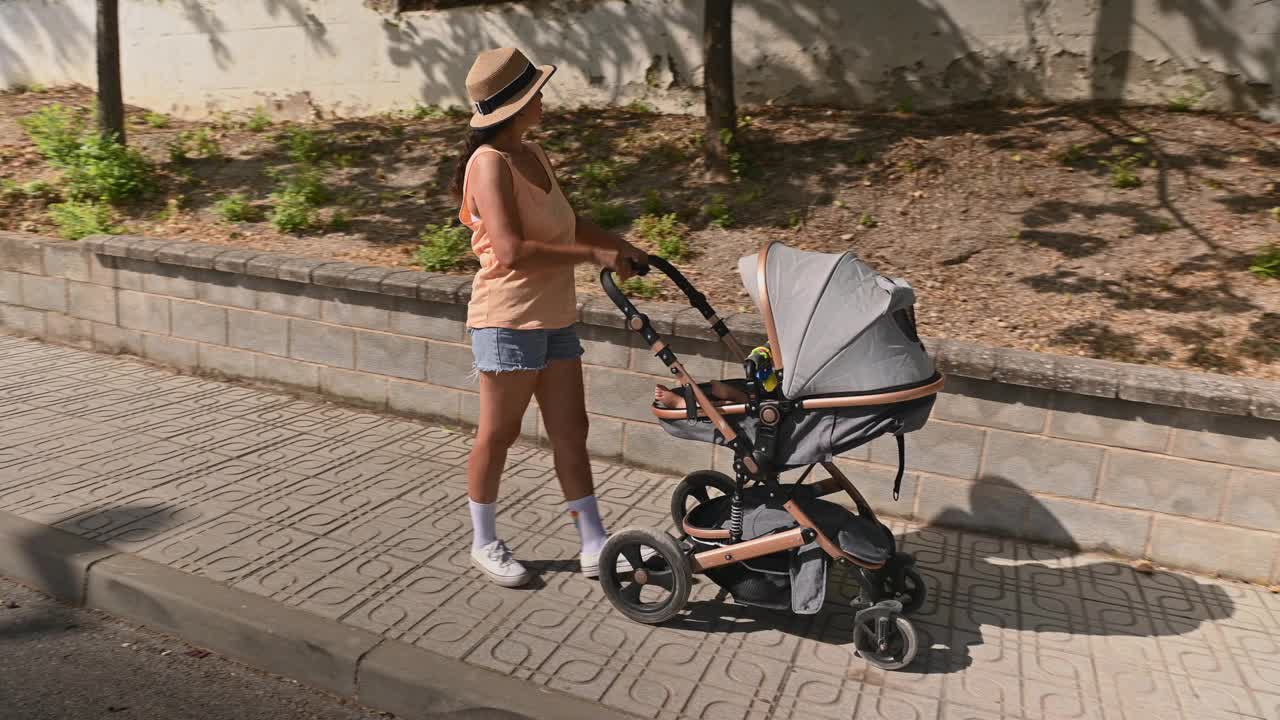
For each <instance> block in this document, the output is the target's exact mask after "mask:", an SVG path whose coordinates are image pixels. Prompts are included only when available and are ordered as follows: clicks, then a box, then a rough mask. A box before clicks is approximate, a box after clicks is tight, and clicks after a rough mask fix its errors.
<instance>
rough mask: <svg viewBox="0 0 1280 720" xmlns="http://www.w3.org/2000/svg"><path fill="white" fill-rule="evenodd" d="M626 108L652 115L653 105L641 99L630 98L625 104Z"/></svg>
mask: <svg viewBox="0 0 1280 720" xmlns="http://www.w3.org/2000/svg"><path fill="white" fill-rule="evenodd" d="M627 110H629V111H631V112H633V113H640V114H641V115H652V114H653V112H654V110H653V106H652V105H650V104H649V103H647V102H645V101H643V100H632V101H631V102H630V103H628V104H627Z"/></svg>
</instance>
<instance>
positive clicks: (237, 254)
mask: <svg viewBox="0 0 1280 720" xmlns="http://www.w3.org/2000/svg"><path fill="white" fill-rule="evenodd" d="M261 254H262V253H260V252H258V251H257V250H228V251H226V252H224V253H222V254H220V255H218V257H216V258H214V259H213V269H214V270H220V271H222V272H229V273H239V274H241V275H243V274H245V273H244V266H245V265H246V264H248V262H249V261H250V260H252V259H254V258H255V257H257V256H259V255H261Z"/></svg>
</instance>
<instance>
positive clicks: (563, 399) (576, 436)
mask: <svg viewBox="0 0 1280 720" xmlns="http://www.w3.org/2000/svg"><path fill="white" fill-rule="evenodd" d="M534 395H535V396H537V398H538V407H539V408H540V409H541V410H542V422H543V424H544V425H545V427H546V428H547V438H548V439H550V441H551V450H552V452H553V453H554V455H555V465H556V476H557V477H558V478H559V479H560V489H561V490H562V491H563V492H564V499H565V500H568V501H570V502H572V501H574V500H577V499H578V498H582V497H586V496H587V495H592V494H594V493H595V486H594V485H593V483H592V479H591V459H590V458H589V457H588V456H587V428H588V424H587V404H586V399H585V397H584V392H583V388H582V361H581V360H579V359H573V360H553V361H551V362H550V363H548V364H547V367H546V369H544V370H543V371H542V372H541V373H540V374H539V376H538V383H537V385H536V387H535V388H534Z"/></svg>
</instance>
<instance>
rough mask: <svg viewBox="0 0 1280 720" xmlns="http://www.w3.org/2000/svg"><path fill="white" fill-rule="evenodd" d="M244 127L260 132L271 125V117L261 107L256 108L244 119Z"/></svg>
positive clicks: (250, 130)
mask: <svg viewBox="0 0 1280 720" xmlns="http://www.w3.org/2000/svg"><path fill="white" fill-rule="evenodd" d="M244 127H245V129H246V130H248V131H249V132H256V133H260V132H262V131H264V130H266V129H267V128H269V127H271V117H270V116H269V115H267V112H266V111H265V110H263V109H262V108H257V109H255V110H254V111H253V114H252V115H250V116H249V119H248V120H246V121H245V123H244Z"/></svg>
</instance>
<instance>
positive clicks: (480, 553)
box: [471, 540, 529, 587]
mask: <svg viewBox="0 0 1280 720" xmlns="http://www.w3.org/2000/svg"><path fill="white" fill-rule="evenodd" d="M471 563H472V564H473V565H475V566H476V567H478V568H480V570H481V572H483V573H484V574H485V575H488V576H489V579H490V580H492V581H494V582H496V583H498V584H499V585H501V586H502V587H520V586H521V585H524V584H525V583H527V582H529V571H528V570H526V569H525V567H524V566H523V565H521V564H520V563H519V562H518V561H517V560H516V559H515V558H514V557H512V556H511V550H509V549H507V544H506V543H504V542H503V541H501V540H494V541H493V542H491V543H489V544H488V545H485V546H484V547H479V548H471Z"/></svg>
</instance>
